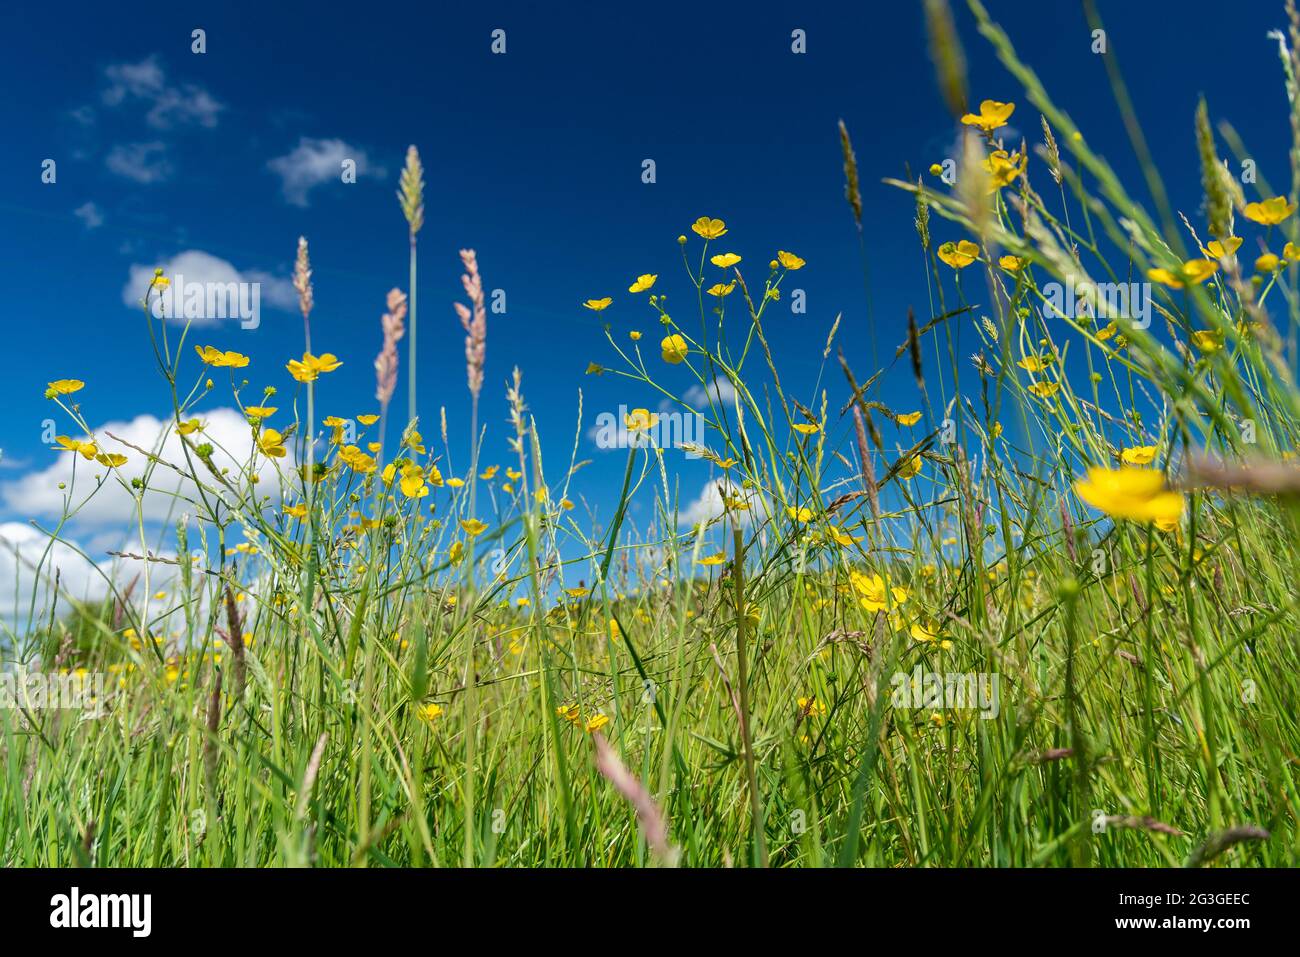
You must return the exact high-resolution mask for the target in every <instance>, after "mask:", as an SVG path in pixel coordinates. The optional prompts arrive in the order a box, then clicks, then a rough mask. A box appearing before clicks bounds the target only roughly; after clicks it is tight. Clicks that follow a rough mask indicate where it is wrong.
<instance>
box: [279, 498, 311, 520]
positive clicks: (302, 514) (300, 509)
mask: <svg viewBox="0 0 1300 957" xmlns="http://www.w3.org/2000/svg"><path fill="white" fill-rule="evenodd" d="M282 507H283V508H284V514H286V515H292V516H293V517H294V518H306V517H307V506H306V505H305V504H303V503H302V502H299V503H298V504H297V505H285V506H282Z"/></svg>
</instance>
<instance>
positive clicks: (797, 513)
mask: <svg viewBox="0 0 1300 957" xmlns="http://www.w3.org/2000/svg"><path fill="white" fill-rule="evenodd" d="M785 513H786V514H787V515H789V516H790V519H791V520H792V521H795V522H811V521H812V517H813V513H812V509H810V508H808V507H807V506H804V505H800V506H799V507H798V508H795V507H794V506H793V505H787V506H786V508H785Z"/></svg>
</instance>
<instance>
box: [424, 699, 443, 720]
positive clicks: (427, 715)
mask: <svg viewBox="0 0 1300 957" xmlns="http://www.w3.org/2000/svg"><path fill="white" fill-rule="evenodd" d="M419 713H420V717H421V718H423V719H424V720H425V721H432V720H434V719H435V718H439V717H441V716H442V705H440V704H435V703H434V702H432V701H430V702H429V703H428V704H423V705H420V712H419Z"/></svg>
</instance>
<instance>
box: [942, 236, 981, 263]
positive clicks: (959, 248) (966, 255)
mask: <svg viewBox="0 0 1300 957" xmlns="http://www.w3.org/2000/svg"><path fill="white" fill-rule="evenodd" d="M979 254H980V248H979V247H978V246H976V245H975V244H974V243H973V242H971V241H970V240H969V239H963V240H962V241H961V242H957V243H944V244H943V245H942V246H940V247H939V250H938V255H939V259H940V260H941V261H943V262H945V263H947V264H948V265H949V266H951V267H952V268H953V269H965V268H966V267H967V266H969V265H970V264H971V263H973V262H974V261H975V260H976V259H977V258H978V257H979Z"/></svg>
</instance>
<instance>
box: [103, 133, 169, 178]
mask: <svg viewBox="0 0 1300 957" xmlns="http://www.w3.org/2000/svg"><path fill="white" fill-rule="evenodd" d="M104 165H105V166H107V167H108V170H109V172H111V173H116V174H117V175H118V176H121V177H124V178H125V179H129V180H134V181H135V182H137V183H158V182H161V181H162V180H165V179H166V178H167V177H169V176H171V174H172V164H171V161H170V160H168V159H167V146H166V145H165V144H164V143H162V142H159V141H158V140H154V141H153V142H151V143H118V144H117V145H116V146H114V147H113V148H112V149H111V150H109V151H108V155H107V156H105V157H104Z"/></svg>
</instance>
